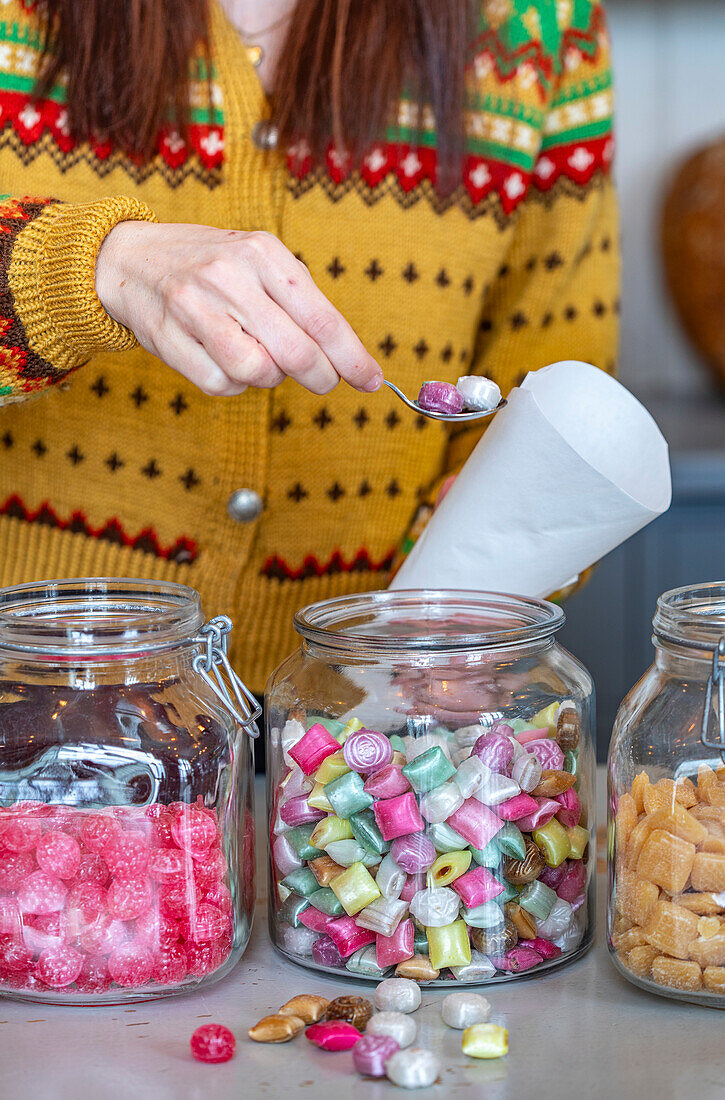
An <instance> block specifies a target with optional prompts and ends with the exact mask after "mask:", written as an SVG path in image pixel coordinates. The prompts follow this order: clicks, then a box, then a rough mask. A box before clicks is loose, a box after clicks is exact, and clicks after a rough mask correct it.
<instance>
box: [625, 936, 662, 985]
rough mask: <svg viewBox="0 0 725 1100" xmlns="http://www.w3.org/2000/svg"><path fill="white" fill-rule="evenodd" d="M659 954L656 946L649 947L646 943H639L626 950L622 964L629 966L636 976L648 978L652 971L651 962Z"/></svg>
mask: <svg viewBox="0 0 725 1100" xmlns="http://www.w3.org/2000/svg"><path fill="white" fill-rule="evenodd" d="M658 955H659V951H658V950H657V948H656V947H650V945H649V944H648V943H643V944H640V945H639V947H633V948H632V950H631V951H628V952H627V954H626V956H625V957H624V959H623V962H624V965H625V966H627V967H629V969H630V970H631V971H632V973H633V974H636V975H637V977H638V978H649V976H650V974H651V973H652V963H653V962H654V960H655V959H656V958H657V956H658Z"/></svg>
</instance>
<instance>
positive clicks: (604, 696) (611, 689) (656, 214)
mask: <svg viewBox="0 0 725 1100" xmlns="http://www.w3.org/2000/svg"><path fill="white" fill-rule="evenodd" d="M608 8H609V18H610V25H611V30H612V36H613V42H614V66H615V79H616V82H617V105H618V108H617V133H618V144H617V175H618V181H619V190H620V198H621V206H622V232H623V250H624V284H623V288H622V309H623V314H622V321H623V330H622V347H621V356H620V378H621V380H622V382H623V383H624V384H625V385H626V386H628V387H629V388H630V389H631V390H632V391H633V392H634V393H635V394H636V395H637V397H639V399H640V400H641V401H642V402H643V403H644V404H645V405H646V406H647V408H648V409H649V410H650V411H651V412H652V414H653V415H654V417H655V419H656V420H657V421H658V423H659V425H660V427H661V429H662V431H663V432H664V434H665V436H666V438H667V440H668V442H669V444H670V451H671V458H672V472H673V487H674V498H673V504H672V509H671V511H670V512H669V514H668V515H666V516H663V517H662V519H660V520H658V521H657V522H656V523H654V524H652V525H651V526H650V527H648V528H647V529H646V530H645V531H643V532H642V533H641V534H640V535H638V536H636V537H635V538H634V539H631V540H630V542H629V543H627V544H626V545H625V546H623V547H620V549H619V550H617V551H616V552H615V553H613V554H611V555H610V556H609V557H608V558H607V559H605V561H604V562H602V564H601V565H600V566H599V567H598V569H597V571H596V572H595V575H594V577H593V578H592V580H591V581H590V583H589V585H588V586H587V587H586V588H585V589H583V590H582V591H581V592H580V593H578V594H577V595H576V596H574V597H573V598H572V599H571V600H569V601H568V602H567V605H566V611H567V616H568V620H569V621H568V623H567V626H566V628H565V630H564V633H563V636H562V640H563V642H564V644H565V645H567V646H568V647H569V648H571V649H572V650H573V652H574V653H576V654H577V656H578V657H579V658H580V659H581V660H582V661H583V662H584V663H585V664H586V665H587V666H588V667H589V669H590V670H591V672H592V675H593V676H594V680H595V683H596V685H597V693H598V755H599V758H600V759H605V758H606V751H607V746H608V744H609V737H610V734H611V730H612V724H613V721H614V717H615V715H616V711H617V707H618V705H619V703H620V701H621V699H622V698H623V697H624V695H625V694H626V692H627V691H628V690H629V689H630V688H631V687H632V686H633V685H634V683H635V682H636V681H637V680H638V679H639V677H640V676H641V675H642V673H643V672H644V671H645V670H646V668H647V667H648V666H649V664H651V661H652V656H653V651H652V645H651V629H650V624H651V619H652V615H653V613H654V610H655V604H656V600H657V596H658V595H659V594H660V593H661V592H663V591H665V590H666V589H668V588H672V587H675V586H678V585H683V584H690V583H694V582H697V581H715V580H723V579H725V71H724V69H723V49H724V47H725V3H723V0H609V4H608ZM703 147H706V149H707V151H706V153H705V154H704V155H703V156H701V157H699V158H698V159H697V160H696V161H695V162H692V163H690V164H689V166H687V167H685V169H684V171H683V165H684V164H686V162H688V161H690V160H691V158H692V155H693V154H694V153H697V152H698V151H699V150H701V149H702V148H703ZM666 198H667V203H666V205H667V212H666V216H665V214H664V206H665V199H666ZM721 218H722V221H720V219H721ZM663 238H664V241H665V242H666V243H665V246H664V247H663ZM665 255H666V256H667V269H668V276H666V273H665ZM683 318H684V319H686V324H687V328H688V332H687V333H686V332H685V327H684V324H683ZM720 325H722V329H720ZM718 376H719V378H720V379H721V380H719V379H718Z"/></svg>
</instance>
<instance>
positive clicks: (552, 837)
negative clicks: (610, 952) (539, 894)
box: [307, 799, 569, 867]
mask: <svg viewBox="0 0 725 1100" xmlns="http://www.w3.org/2000/svg"><path fill="white" fill-rule="evenodd" d="M307 801H308V802H309V799H308V800H307ZM531 839H532V840H533V842H534V844H536V845H537V846H538V847H539V848H540V849H541V851H542V853H543V855H544V862H545V863H546V866H547V867H558V866H559V864H560V863H563V862H564V860H565V859H566V857H567V856H568V855H569V836H568V833H567V831H566V829H565V828H564V826H563V825H562V824H560V822H558V821H557V820H556V818H555V817H552V819H551V821H547V823H546V825H542V826H541V828H540V829H534V831H533V832H532V834H531Z"/></svg>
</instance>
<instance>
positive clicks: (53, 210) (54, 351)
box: [8, 196, 157, 374]
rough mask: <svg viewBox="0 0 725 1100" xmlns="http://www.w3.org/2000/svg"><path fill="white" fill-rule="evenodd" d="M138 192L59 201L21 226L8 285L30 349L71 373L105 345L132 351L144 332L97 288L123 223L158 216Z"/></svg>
mask: <svg viewBox="0 0 725 1100" xmlns="http://www.w3.org/2000/svg"><path fill="white" fill-rule="evenodd" d="M156 220H157V219H156V216H155V214H154V213H153V211H152V210H150V209H149V207H148V206H146V205H145V203H143V202H139V201H138V200H137V199H132V198H125V197H123V196H117V197H115V198H109V199H102V200H100V201H99V202H90V203H79V204H77V205H76V204H74V205H68V204H65V203H54V204H52V205H50V206H47V207H46V208H45V209H44V210H43V212H42V213H41V214H40V215H39V216H38V217H36V218H35V219H34V220H32V221H30V222H29V223H28V224H27V225H26V226H25V227H24V228H23V229H22V230H21V232H20V233H18V235H17V238H16V240H15V244H14V247H13V251H12V257H11V260H10V268H9V271H8V284H9V289H10V291H11V293H12V296H13V300H14V307H15V313H16V315H17V317H18V320H19V321H20V323H21V324H22V326H23V328H24V330H25V337H26V341H27V345H28V348H29V349H31V350H32V353H33V355H34V356H35V357H37V358H39V359H40V360H43V361H45V362H46V363H48V364H50V365H51V366H52V368H53V369H54V372H55V373H57V372H60V373H61V374H66V373H67V372H68V371H70V370H73V368H74V367H77V366H79V365H80V364H81V363H83V362H85V361H87V360H88V359H90V358H91V356H93V355H95V354H97V353H98V352H101V351H126V350H128V349H129V348H132V347H135V345H136V338H135V336H134V335H133V333H132V332H130V331H129V329H127V328H125V327H124V326H123V325H119V324H118V322H117V321H114V320H113V318H111V317H109V315H108V314H107V313H106V311H105V310H104V308H103V306H102V305H101V303H100V301H99V299H98V296H97V294H96V290H95V277H96V260H97V258H98V253H99V252H100V249H101V245H102V244H103V242H104V240H105V238H106V237H107V236H108V234H109V233H110V232H111V230H112V229H113V228H114V226H116V225H118V224H119V222H124V221H156Z"/></svg>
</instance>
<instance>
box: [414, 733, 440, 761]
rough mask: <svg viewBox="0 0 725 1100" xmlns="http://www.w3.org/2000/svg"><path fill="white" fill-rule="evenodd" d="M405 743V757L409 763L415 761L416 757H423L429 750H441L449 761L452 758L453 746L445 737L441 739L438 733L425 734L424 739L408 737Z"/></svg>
mask: <svg viewBox="0 0 725 1100" xmlns="http://www.w3.org/2000/svg"><path fill="white" fill-rule="evenodd" d="M404 741H405V755H406V757H407V760H408V763H410V761H411V760H415V759H416V757H418V756H422V754H423V753H424V752H427V751H428V749H433V748H439V749H441V751H442V752H444V753H445V754H446V756H447V757H448V759H449V760H450V758H451V746H450V744H449V743H448V741H447V740H446V738H445V737H440V736H439V735H438V734H436V733H424V734H423V736H422V737H406V738H404Z"/></svg>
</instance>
